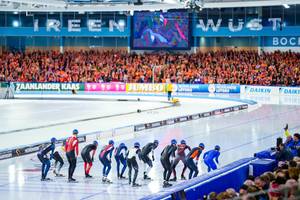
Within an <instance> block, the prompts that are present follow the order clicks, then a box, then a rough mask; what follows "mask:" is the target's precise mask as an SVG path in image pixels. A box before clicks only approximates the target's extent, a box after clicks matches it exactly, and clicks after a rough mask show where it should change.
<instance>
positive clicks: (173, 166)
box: [172, 156, 180, 180]
mask: <svg viewBox="0 0 300 200" xmlns="http://www.w3.org/2000/svg"><path fill="white" fill-rule="evenodd" d="M179 160H180V158H179V157H178V156H177V157H176V158H175V160H174V162H173V164H172V171H173V176H174V179H175V180H176V166H177V165H178V163H179Z"/></svg>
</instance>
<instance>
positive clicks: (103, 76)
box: [0, 50, 300, 86]
mask: <svg viewBox="0 0 300 200" xmlns="http://www.w3.org/2000/svg"><path fill="white" fill-rule="evenodd" d="M154 66H155V68H153V67H154ZM153 69H154V70H155V72H154V73H155V76H154V77H155V82H162V83H163V82H165V81H166V80H167V79H170V80H171V81H172V82H173V83H224V84H228V83H236V84H250V85H286V86H295V85H300V53H294V52H279V51H278V52H273V53H262V54H261V55H259V54H258V53H257V52H255V51H234V50H230V51H216V52H207V53H201V52H199V53H196V54H171V53H143V54H134V53H130V54H129V53H127V52H121V51H95V50H90V51H78V52H75V51H66V52H64V53H59V52H57V51H34V52H27V53H20V52H2V55H0V81H18V82H111V81H114V82H137V83H148V82H152V73H153V72H152V70H153Z"/></svg>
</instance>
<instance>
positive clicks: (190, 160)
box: [187, 159, 194, 179]
mask: <svg viewBox="0 0 300 200" xmlns="http://www.w3.org/2000/svg"><path fill="white" fill-rule="evenodd" d="M193 163H194V161H193V160H192V159H189V160H187V167H188V168H189V170H190V173H189V179H191V178H192V176H193V173H194V170H193V167H192V164H193Z"/></svg>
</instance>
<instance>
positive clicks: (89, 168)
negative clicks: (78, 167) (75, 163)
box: [86, 162, 93, 175]
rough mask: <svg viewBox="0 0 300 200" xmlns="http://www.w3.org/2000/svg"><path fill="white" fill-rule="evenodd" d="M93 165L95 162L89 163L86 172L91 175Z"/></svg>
mask: <svg viewBox="0 0 300 200" xmlns="http://www.w3.org/2000/svg"><path fill="white" fill-rule="evenodd" d="M92 166H93V162H90V163H87V168H86V173H87V174H88V175H89V174H90V170H91V168H92Z"/></svg>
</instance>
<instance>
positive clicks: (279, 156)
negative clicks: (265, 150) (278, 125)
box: [205, 125, 300, 200]
mask: <svg viewBox="0 0 300 200" xmlns="http://www.w3.org/2000/svg"><path fill="white" fill-rule="evenodd" d="M284 131H285V135H286V140H285V141H284V142H282V139H281V138H278V139H277V143H278V144H277V147H276V154H275V155H276V156H275V157H276V160H277V161H278V167H277V168H276V169H275V171H274V172H265V173H264V174H262V175H260V176H258V177H253V176H249V177H248V179H247V180H246V181H245V182H244V184H243V185H242V186H241V187H240V189H239V191H235V190H234V189H233V188H229V189H227V190H226V191H224V192H221V193H219V194H217V193H216V192H211V193H210V194H209V195H207V197H205V199H207V200H225V199H241V200H281V199H286V200H296V199H300V177H299V175H300V135H299V133H295V134H294V135H293V136H292V135H291V134H290V132H289V131H288V125H287V126H286V127H285V128H284Z"/></svg>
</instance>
